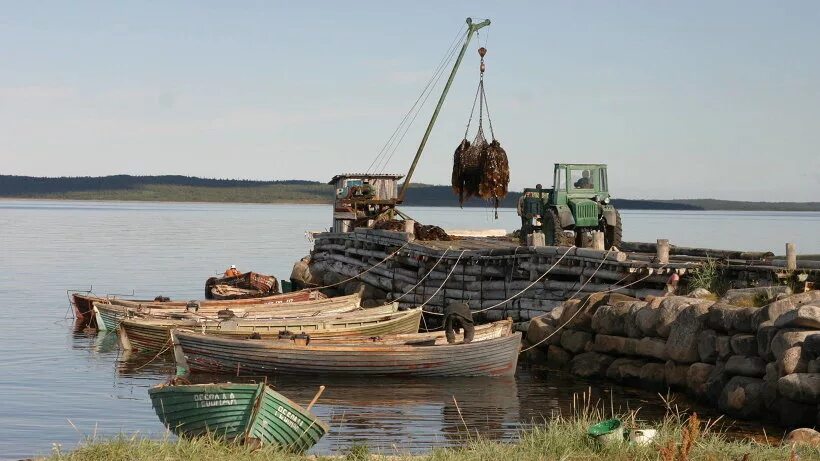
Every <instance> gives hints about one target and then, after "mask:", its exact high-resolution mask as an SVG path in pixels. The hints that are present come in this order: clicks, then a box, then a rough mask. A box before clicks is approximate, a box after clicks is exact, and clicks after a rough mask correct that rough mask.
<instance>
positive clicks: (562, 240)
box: [544, 209, 574, 247]
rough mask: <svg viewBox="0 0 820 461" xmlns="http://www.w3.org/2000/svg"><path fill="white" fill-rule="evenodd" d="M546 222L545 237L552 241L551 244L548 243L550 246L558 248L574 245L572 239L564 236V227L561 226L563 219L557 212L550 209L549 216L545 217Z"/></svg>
mask: <svg viewBox="0 0 820 461" xmlns="http://www.w3.org/2000/svg"><path fill="white" fill-rule="evenodd" d="M544 220H545V222H544V237H546V238H547V239H552V241H551V242H549V241H548V242H547V244H548V245H553V246H557V247H568V246H572V245H573V243H574V242H573V241H572V238H571V237H567V236H566V234H564V226H562V225H561V218H560V217H559V216H558V212H557V211H555V210H554V209H550V210H549V212H548V214H547V215H546V216H544Z"/></svg>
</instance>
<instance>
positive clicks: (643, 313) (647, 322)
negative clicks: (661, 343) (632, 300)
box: [635, 298, 663, 336]
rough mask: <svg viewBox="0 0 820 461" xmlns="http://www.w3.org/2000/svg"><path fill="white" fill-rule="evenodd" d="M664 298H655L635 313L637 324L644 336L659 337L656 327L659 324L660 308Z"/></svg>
mask: <svg viewBox="0 0 820 461" xmlns="http://www.w3.org/2000/svg"><path fill="white" fill-rule="evenodd" d="M661 300H663V298H655V299H654V300H652V301H651V302H649V303H647V304H646V305H644V306H642V307H640V308H639V309H638V311H637V312H635V324H636V325H637V326H638V328H639V329H640V330H641V333H642V334H643V335H644V336H657V335H658V332H657V330H656V329H655V326H656V325H657V323H658V313H659V312H660V310H659V306H660V303H661Z"/></svg>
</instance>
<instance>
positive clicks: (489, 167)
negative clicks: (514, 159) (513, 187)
mask: <svg viewBox="0 0 820 461" xmlns="http://www.w3.org/2000/svg"><path fill="white" fill-rule="evenodd" d="M482 169H483V171H484V174H483V175H482V177H481V182H480V183H479V185H478V196H479V197H481V198H484V199H487V200H490V199H492V200H493V205H494V206H495V208H498V205H499V201H500V200H501V199H503V198H504V197H506V196H507V186H509V184H510V165H509V163H508V162H507V152H506V151H504V148H503V147H501V143H499V142H498V141H497V140H495V139H493V142H491V143H490V145H489V146H487V148H486V149H484V167H483V168H482Z"/></svg>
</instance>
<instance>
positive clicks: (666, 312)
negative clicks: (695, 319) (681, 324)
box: [655, 296, 697, 338]
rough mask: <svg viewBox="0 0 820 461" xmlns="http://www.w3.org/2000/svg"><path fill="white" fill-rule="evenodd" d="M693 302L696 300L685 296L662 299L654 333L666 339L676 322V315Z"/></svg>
mask: <svg viewBox="0 0 820 461" xmlns="http://www.w3.org/2000/svg"><path fill="white" fill-rule="evenodd" d="M694 301H697V300H695V299H692V298H687V297H685V296H667V297H666V298H663V301H661V303H660V307H659V308H658V314H657V320H656V322H655V331H656V332H657V334H658V336H660V337H662V338H668V337H669V334H670V333H671V330H672V324H673V323H674V322H675V320H677V318H678V315H680V313H681V312H683V310H684V309H685V308H686V307H687V306H689V305H690V304H692V303H693V302H694Z"/></svg>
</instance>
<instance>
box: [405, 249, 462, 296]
mask: <svg viewBox="0 0 820 461" xmlns="http://www.w3.org/2000/svg"><path fill="white" fill-rule="evenodd" d="M451 248H452V247H447V249H446V250H444V253H442V254H441V257H440V258H438V261H436V263H435V264H433V267H431V268H430V270H429V271H427V273H426V274H424V277H422V278H421V280H419V282H418V283H417V284H415V285H413V287H412V288H410V289H409V290H407V291H405V292H404V294H402V295H401V296H399V297H398V298H396V299H394V300H393V302H396V301H398V300H400V299H401V298H404V297H405V296H407V295H408V294H410V292H412V291H415V290H416V288H418V287H419V285H421V282H423V281H424V280H425V279H426V278H427V276H428V275H430V274H432V273H433V270H435V268H436V266H438V264H439V263H440V262H441V261H443V260H444V257H445V256H446V255H447V252H448V251H450V249H451Z"/></svg>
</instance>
